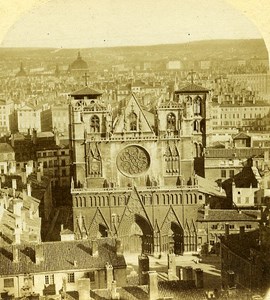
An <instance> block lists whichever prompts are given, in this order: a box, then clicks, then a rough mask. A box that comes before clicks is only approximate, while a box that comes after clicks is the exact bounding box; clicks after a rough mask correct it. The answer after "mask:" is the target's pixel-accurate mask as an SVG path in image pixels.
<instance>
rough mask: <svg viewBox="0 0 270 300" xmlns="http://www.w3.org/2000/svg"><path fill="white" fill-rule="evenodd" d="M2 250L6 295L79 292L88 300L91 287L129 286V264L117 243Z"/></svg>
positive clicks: (33, 245)
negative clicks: (127, 274)
mask: <svg viewBox="0 0 270 300" xmlns="http://www.w3.org/2000/svg"><path fill="white" fill-rule="evenodd" d="M0 249H1V251H0V259H1V264H0V274H1V275H0V287H1V290H2V292H4V291H5V292H6V296H7V295H8V294H10V295H11V294H13V295H14V296H15V297H16V298H17V297H31V296H36V297H37V296H38V295H40V296H48V297H49V296H51V297H53V296H54V295H58V297H68V294H69V293H71V295H72V293H73V294H74V293H75V294H76V295H77V299H85V300H87V299H90V287H91V289H102V288H105V287H106V286H107V282H110V283H112V282H114V281H115V282H116V284H117V286H124V285H125V283H126V262H125V259H124V256H123V255H122V254H121V252H120V249H119V243H117V241H115V240H111V239H103V240H97V241H90V240H78V241H65V242H63V241H62V242H46V243H25V244H18V245H10V246H5V247H4V246H2V245H1V248H0ZM1 290H0V291H1Z"/></svg>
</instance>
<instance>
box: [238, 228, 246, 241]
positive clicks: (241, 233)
mask: <svg viewBox="0 0 270 300" xmlns="http://www.w3.org/2000/svg"><path fill="white" fill-rule="evenodd" d="M239 228H240V231H239V236H240V239H243V237H244V235H245V226H240V227H239Z"/></svg>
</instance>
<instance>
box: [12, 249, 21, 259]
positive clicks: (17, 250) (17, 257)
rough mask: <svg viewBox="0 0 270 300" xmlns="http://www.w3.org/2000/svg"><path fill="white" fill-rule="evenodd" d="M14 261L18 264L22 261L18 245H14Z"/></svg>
mask: <svg viewBox="0 0 270 300" xmlns="http://www.w3.org/2000/svg"><path fill="white" fill-rule="evenodd" d="M12 257H13V258H12V261H13V262H14V263H18V262H19V261H20V260H19V249H18V248H17V246H16V245H13V246H12Z"/></svg>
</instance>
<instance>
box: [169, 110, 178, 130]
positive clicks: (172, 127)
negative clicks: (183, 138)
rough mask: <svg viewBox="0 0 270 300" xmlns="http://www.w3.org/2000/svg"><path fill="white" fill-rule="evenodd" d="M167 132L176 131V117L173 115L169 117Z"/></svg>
mask: <svg viewBox="0 0 270 300" xmlns="http://www.w3.org/2000/svg"><path fill="white" fill-rule="evenodd" d="M167 130H170V131H175V130H176V117H175V115H174V114H173V113H169V114H168V115H167Z"/></svg>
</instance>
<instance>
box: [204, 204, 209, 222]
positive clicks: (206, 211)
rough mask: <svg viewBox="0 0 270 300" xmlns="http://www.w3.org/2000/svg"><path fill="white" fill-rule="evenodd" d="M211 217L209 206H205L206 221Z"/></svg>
mask: <svg viewBox="0 0 270 300" xmlns="http://www.w3.org/2000/svg"><path fill="white" fill-rule="evenodd" d="M208 216H209V205H205V206H204V216H203V217H204V219H207V218H208Z"/></svg>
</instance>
